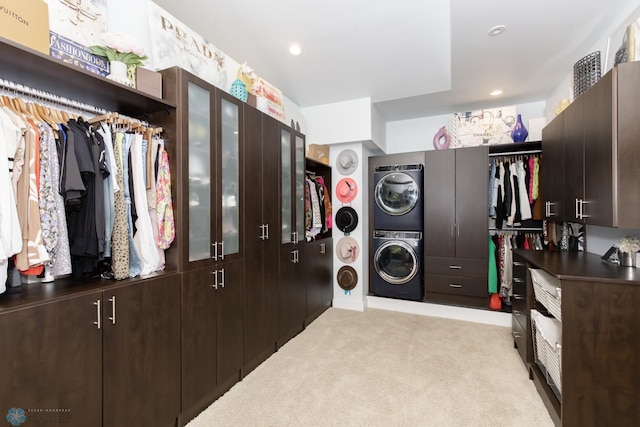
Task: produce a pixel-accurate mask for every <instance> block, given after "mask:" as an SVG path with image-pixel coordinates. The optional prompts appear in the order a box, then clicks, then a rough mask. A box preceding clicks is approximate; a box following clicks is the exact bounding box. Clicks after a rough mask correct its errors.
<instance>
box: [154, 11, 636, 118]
mask: <svg viewBox="0 0 640 427" xmlns="http://www.w3.org/2000/svg"><path fill="white" fill-rule="evenodd" d="M154 2H155V3H157V4H158V5H159V6H160V7H162V8H164V9H165V10H167V11H168V12H169V13H171V14H172V15H174V16H175V17H176V18H178V19H179V20H180V21H182V22H183V23H184V24H185V25H187V26H189V27H190V28H191V29H193V30H194V31H196V32H197V33H199V34H200V35H201V36H202V37H204V38H205V39H206V40H207V41H209V42H210V43H212V44H213V45H214V46H216V47H217V48H218V49H220V50H222V51H223V52H224V53H225V54H226V55H227V56H229V57H231V58H233V59H234V60H235V61H237V62H239V63H242V62H245V61H246V62H247V63H248V65H249V66H250V67H252V68H253V69H254V70H255V71H256V73H257V74H258V75H260V76H261V77H263V78H264V79H265V80H267V81H268V82H270V83H271V84H273V85H274V86H276V87H277V88H279V89H280V90H282V92H283V94H284V95H285V96H286V97H287V98H289V99H290V100H292V101H293V102H294V103H296V104H297V105H299V106H300V107H302V108H305V107H310V106H315V105H322V104H329V103H334V102H340V101H346V100H351V99H358V98H366V97H370V98H371V100H372V102H373V103H374V104H375V105H376V107H377V109H378V110H379V111H380V113H381V114H382V116H383V117H384V118H385V120H387V121H395V120H404V119H410V118H416V117H424V116H432V115H438V114H447V113H451V112H455V111H465V110H468V109H475V108H480V107H484V108H490V107H496V106H502V105H513V104H519V103H526V102H534V101H541V100H545V99H546V98H547V97H548V96H549V95H550V94H551V92H553V91H554V90H555V89H556V88H557V87H558V85H559V84H560V83H561V82H562V81H563V80H564V79H565V78H566V77H567V76H568V75H569V74H570V73H571V71H572V69H573V64H574V63H575V62H576V61H577V60H579V59H580V58H581V57H583V56H584V55H586V54H587V53H589V49H591V48H593V46H594V45H595V43H596V42H597V41H598V40H599V39H600V38H601V37H602V36H603V34H606V32H607V31H610V27H611V25H612V24H615V23H617V22H620V20H621V19H620V17H621V16H622V17H626V16H629V15H630V14H631V13H632V12H633V11H634V10H635V9H636V8H638V7H639V6H640V4H639V2H638V1H629V0H626V1H625V0H609V1H607V2H603V1H602V0H562V1H558V0H535V1H517V0H516V1H513V0H483V1H481V2H480V1H478V0H423V1H419V0H322V2H320V1H318V0H311V1H300V0H279V1H272V2H267V1H264V0H243V1H222V0H216V1H213V2H211V1H205V0H181V1H174V0H154ZM500 24H502V25H506V31H505V32H504V33H503V34H502V35H500V36H493V37H491V36H489V35H487V32H488V30H489V29H490V28H492V27H494V26H496V25H500ZM292 42H297V43H299V44H300V45H301V46H302V49H303V53H302V55H300V56H298V57H294V56H292V55H290V54H289V53H288V51H287V49H288V47H289V45H290V44H291V43H292ZM620 42H621V41H618V40H612V47H611V48H612V49H617V47H618V45H619V43H620ZM604 56H605V52H602V62H603V65H604V61H605V58H604ZM494 89H502V90H503V91H504V92H503V95H500V96H498V97H491V96H490V95H489V93H490V92H491V91H492V90H494Z"/></svg>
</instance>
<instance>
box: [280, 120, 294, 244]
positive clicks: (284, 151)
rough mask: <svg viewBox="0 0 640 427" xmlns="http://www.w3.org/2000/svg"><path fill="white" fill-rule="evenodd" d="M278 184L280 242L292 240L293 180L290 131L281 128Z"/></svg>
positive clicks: (284, 242)
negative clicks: (280, 219) (280, 223)
mask: <svg viewBox="0 0 640 427" xmlns="http://www.w3.org/2000/svg"><path fill="white" fill-rule="evenodd" d="M280 156H281V160H280V172H281V173H280V185H281V200H280V206H281V211H282V244H283V245H284V244H286V243H291V242H292V237H293V236H292V232H293V224H292V207H293V206H292V197H291V196H292V194H291V189H292V186H291V182H292V180H293V164H292V163H291V133H290V132H289V131H288V130H286V129H282V130H281V131H280Z"/></svg>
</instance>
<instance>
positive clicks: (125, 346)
mask: <svg viewBox="0 0 640 427" xmlns="http://www.w3.org/2000/svg"><path fill="white" fill-rule="evenodd" d="M179 300H180V283H179V276H178V275H171V276H166V277H159V278H153V279H149V280H147V279H145V280H143V281H140V282H137V283H135V284H131V285H126V286H122V287H118V288H115V289H113V290H106V291H104V296H103V299H102V304H103V306H102V307H103V325H104V331H103V336H104V338H103V343H104V344H103V345H104V352H103V354H104V359H103V368H102V369H103V374H104V395H103V402H104V410H103V425H104V426H105V427H106V426H114V427H115V426H123V425H154V426H165V427H172V426H174V425H175V421H176V418H177V416H178V414H179V413H180V350H179V349H180V306H179V304H178V301H179Z"/></svg>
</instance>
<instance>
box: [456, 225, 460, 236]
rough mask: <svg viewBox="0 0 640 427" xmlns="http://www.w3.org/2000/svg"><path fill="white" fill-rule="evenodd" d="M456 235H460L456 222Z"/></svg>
mask: <svg viewBox="0 0 640 427" xmlns="http://www.w3.org/2000/svg"><path fill="white" fill-rule="evenodd" d="M456 236H457V237H460V226H459V225H458V224H456Z"/></svg>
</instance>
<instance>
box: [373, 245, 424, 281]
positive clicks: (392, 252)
mask: <svg viewBox="0 0 640 427" xmlns="http://www.w3.org/2000/svg"><path fill="white" fill-rule="evenodd" d="M373 258H374V266H375V269H376V272H377V273H378V275H379V276H380V277H381V278H383V279H384V280H385V281H386V282H388V283H391V284H392V285H404V284H405V283H407V282H409V281H410V280H411V279H413V278H414V277H415V275H416V274H417V273H418V262H419V261H418V257H417V256H416V252H415V250H414V249H413V248H412V247H411V245H409V244H408V243H407V242H404V241H402V240H388V241H386V242H384V243H383V244H382V245H380V247H379V248H378V250H377V251H376V253H375V255H374V257H373Z"/></svg>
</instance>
